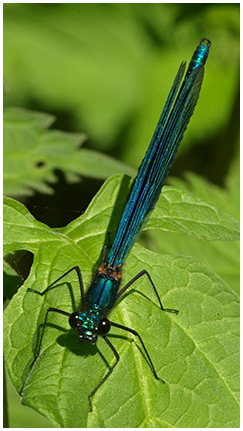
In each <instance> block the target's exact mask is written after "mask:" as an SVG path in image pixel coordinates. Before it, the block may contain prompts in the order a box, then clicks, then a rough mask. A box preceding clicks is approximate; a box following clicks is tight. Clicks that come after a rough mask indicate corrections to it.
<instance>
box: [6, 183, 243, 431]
mask: <svg viewBox="0 0 243 431" xmlns="http://www.w3.org/2000/svg"><path fill="white" fill-rule="evenodd" d="M121 185H122V183H121V178H120V177H117V178H116V177H115V178H111V179H109V180H108V181H107V182H106V183H105V185H104V186H103V187H102V189H101V190H100V192H99V193H98V194H97V195H96V197H95V198H94V199H93V201H92V202H91V204H90V206H89V208H88V209H87V211H86V212H85V214H84V215H82V216H81V217H79V218H78V219H76V220H74V221H73V222H72V223H70V224H69V225H68V226H67V227H65V228H62V229H50V228H48V227H47V226H45V225H44V224H42V223H40V222H38V221H36V220H35V219H34V218H33V217H32V216H31V215H30V214H29V212H28V210H27V209H26V208H25V207H24V206H23V205H22V204H20V203H18V202H16V201H14V200H12V199H9V198H7V199H6V200H5V207H4V209H5V211H4V214H5V217H6V219H5V224H4V226H5V230H6V233H5V249H6V252H10V251H13V250H16V249H27V250H29V251H31V252H32V253H34V263H33V266H32V268H31V272H30V275H29V277H28V279H27V280H26V282H25V284H24V285H23V286H21V288H20V289H19V291H18V293H17V294H16V295H14V297H13V298H12V300H11V302H10V304H9V306H8V308H7V310H6V312H5V316H4V325H5V330H4V346H5V347H4V348H5V358H6V364H7V367H8V371H9V374H10V377H11V380H12V382H13V383H14V385H15V387H16V389H17V390H18V391H19V392H21V393H22V402H23V403H24V404H25V405H28V406H31V407H32V408H34V409H35V410H37V411H39V412H40V413H41V414H42V415H44V416H46V417H47V418H48V419H49V420H50V421H51V422H52V423H53V424H55V425H56V426H60V427H75V428H82V427H90V428H91V427H100V428H102V427H106V428H107V427H110V428H116V427H122V428H126V427H129V428H130V427H144V428H146V427H150V428H153V427H159V428H161V427H181V428H183V427H184V428H188V427H231V428H233V427H238V426H239V400H238V386H239V381H238V372H239V369H238V359H239V338H238V335H239V334H238V332H239V306H238V305H239V298H238V296H237V295H236V293H235V292H234V291H233V290H232V289H231V288H230V287H229V286H228V285H227V284H226V283H225V282H224V281H223V280H222V279H221V278H220V277H219V276H218V275H216V274H215V273H214V272H213V271H211V270H210V269H208V268H207V267H205V266H204V265H203V264H201V263H200V262H198V261H196V260H195V259H193V258H187V257H183V256H175V257H172V256H161V255H159V254H155V253H152V252H149V251H148V250H145V249H144V248H142V247H141V246H139V245H135V246H134V248H133V250H132V252H131V253H130V254H129V256H128V258H127V260H126V263H125V265H124V277H123V278H124V279H123V283H124V284H123V285H125V283H126V282H128V281H129V280H130V279H132V277H134V276H135V275H136V274H137V273H138V272H139V271H141V270H142V269H144V268H145V269H147V270H148V271H149V273H150V275H151V277H152V279H153V280H154V282H155V284H156V287H157V289H158V292H159V295H160V297H161V299H162V301H163V305H164V306H165V307H168V308H172V307H174V308H177V309H179V311H180V312H179V315H178V316H175V315H172V314H168V313H163V312H162V311H161V310H160V309H159V306H158V303H157V301H156V297H155V295H154V293H153V290H152V289H151V288H150V286H149V283H148V280H147V279H145V278H144V279H143V277H142V278H141V279H140V280H139V283H135V284H134V285H133V286H132V287H131V290H130V292H129V293H128V294H127V295H125V296H124V297H123V298H122V299H121V301H119V303H118V304H117V305H116V306H115V307H114V309H113V310H112V312H111V313H110V319H111V320H112V321H114V322H118V323H121V324H123V325H126V326H128V327H131V328H133V329H135V330H137V331H138V332H139V334H140V335H141V337H142V339H143V341H144V343H145V345H146V347H147V349H148V351H149V353H150V355H151V357H152V361H153V363H154V366H155V368H156V371H157V372H158V375H159V376H160V377H162V378H163V379H164V380H165V381H166V384H165V385H163V384H162V383H161V382H160V381H157V380H155V379H154V376H153V374H152V371H151V369H150V367H149V365H148V363H147V361H146V360H145V358H144V356H143V354H142V352H141V350H142V348H141V345H139V342H138V340H137V339H136V337H133V336H132V335H130V334H128V333H124V332H123V331H121V330H119V329H115V328H112V331H111V332H110V334H109V339H110V340H111V342H112V344H114V346H115V348H116V349H117V351H118V353H119V355H120V362H119V364H118V365H117V367H116V368H115V370H114V371H113V373H112V374H111V376H110V377H109V378H108V380H107V381H106V382H105V383H104V384H103V385H102V386H101V387H100V388H99V390H98V391H97V393H96V394H95V396H94V397H93V400H92V401H93V408H94V411H93V412H92V413H89V403H88V394H89V393H90V392H91V391H92V390H93V389H94V387H95V386H96V385H97V384H98V383H99V382H100V380H101V379H102V377H103V376H104V375H105V373H106V372H107V370H108V369H109V366H111V365H112V364H114V361H115V358H114V355H113V353H112V351H111V350H110V349H109V348H108V346H107V345H106V344H105V343H104V342H103V340H102V338H101V339H99V340H98V343H97V345H96V346H89V345H85V344H78V342H77V339H76V335H75V333H74V332H73V330H71V329H70V327H69V325H68V319H67V318H66V317H65V316H62V315H59V314H57V313H50V314H51V315H50V320H49V324H48V325H47V328H46V331H45V335H44V339H43V346H42V350H41V354H40V356H39V358H38V360H37V361H36V362H35V365H34V367H33V368H31V364H32V361H33V359H34V357H35V355H36V352H37V348H38V340H39V337H40V333H41V330H42V327H43V322H44V318H45V314H46V311H47V309H48V307H57V308H60V309H62V310H65V311H67V312H72V311H73V310H76V309H77V307H78V305H79V301H80V292H79V286H78V280H77V277H76V275H75V274H69V275H68V276H67V277H66V280H63V282H60V283H58V286H57V287H56V288H55V289H52V290H50V291H49V292H48V293H47V294H46V295H45V296H44V297H40V296H39V295H36V294H34V293H33V292H27V288H28V287H32V288H33V289H37V290H38V291H43V290H44V288H45V287H47V286H48V285H49V284H50V283H51V282H53V281H54V280H56V279H57V278H58V277H59V276H61V275H62V274H63V273H64V272H65V271H67V270H68V269H70V268H71V267H72V266H74V265H79V266H80V268H81V270H82V276H83V280H84V284H85V286H86V288H87V287H88V285H89V283H90V280H91V278H92V274H93V273H94V271H95V269H96V268H97V265H98V264H99V262H100V255H101V251H102V247H103V245H104V243H105V242H106V240H105V235H106V232H107V231H110V230H111V231H112V230H113V228H114V226H115V225H116V223H117V217H119V216H118V215H117V212H120V205H121V206H122V204H123V201H125V199H126V193H124V190H123V191H122V193H121ZM172 191H173V193H174V192H175V191H174V190H172ZM162 196H163V194H162ZM115 202H118V207H115V211H114V214H112V211H113V210H114V205H115ZM172 203H173V202H172ZM173 205H174V204H173ZM173 205H172V207H173ZM196 208H197V211H198V212H199V204H198V202H197V205H196ZM192 209H193V205H192ZM202 209H203V214H205V211H204V207H203V206H202ZM211 210H212V207H211ZM111 219H113V221H112V222H111ZM202 219H203V217H202ZM155 221H156V218H155ZM219 221H220V223H221V222H223V223H225V224H226V227H227V218H225V217H224V216H222V214H221V217H220V218H219ZM203 226H204V225H203ZM203 226H202V228H201V235H203ZM173 229H174V228H173ZM221 230H222V231H224V229H221ZM205 232H208V229H207V228H206V226H205ZM210 235H211V236H212V233H211V234H210ZM228 235H229V231H228V228H227V236H228ZM72 292H73V293H72ZM48 319H49V318H48ZM134 338H135V339H134ZM30 370H31V371H30Z"/></svg>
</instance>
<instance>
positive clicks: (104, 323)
mask: <svg viewBox="0 0 243 431" xmlns="http://www.w3.org/2000/svg"><path fill="white" fill-rule="evenodd" d="M110 327H111V324H110V322H109V320H108V319H107V318H106V317H104V319H101V320H100V323H99V327H98V334H99V335H104V334H107V332H109V330H110Z"/></svg>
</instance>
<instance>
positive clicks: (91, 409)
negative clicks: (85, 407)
mask: <svg viewBox="0 0 243 431" xmlns="http://www.w3.org/2000/svg"><path fill="white" fill-rule="evenodd" d="M103 338H104V340H105V342H106V343H107V344H108V346H109V347H110V349H111V350H112V352H113V353H114V355H115V357H116V362H115V364H114V365H112V367H111V368H110V369H109V371H108V372H107V373H106V375H105V376H104V377H103V379H102V380H101V381H100V383H99V384H98V385H97V386H96V387H95V388H94V389H93V390H92V392H90V394H89V405H90V411H91V412H92V411H93V407H92V402H91V397H92V396H93V395H94V394H95V392H96V391H97V390H98V389H99V387H100V386H101V385H102V384H103V383H104V381H105V380H106V379H107V378H108V377H109V375H110V374H111V373H112V371H113V370H114V368H115V366H116V365H117V364H118V362H119V359H120V356H119V354H118V352H117V351H116V349H115V347H114V346H113V344H111V342H110V340H109V339H108V338H107V337H106V336H105V335H103Z"/></svg>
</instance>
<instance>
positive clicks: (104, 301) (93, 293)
mask: <svg viewBox="0 0 243 431" xmlns="http://www.w3.org/2000/svg"><path fill="white" fill-rule="evenodd" d="M210 46H211V42H210V41H209V40H208V39H202V40H201V41H200V43H199V45H198V47H197V49H196V50H195V52H194V54H193V56H192V59H191V62H190V64H189V67H188V69H187V72H186V75H185V78H184V80H183V82H182V85H181V87H180V84H181V81H182V79H183V75H184V73H185V67H186V64H185V63H184V62H183V63H182V64H181V66H180V68H179V70H178V72H177V75H176V77H175V80H174V82H173V85H172V88H171V90H170V93H169V96H168V98H167V101H166V104H165V107H164V109H163V111H162V114H161V117H160V119H159V122H158V125H157V127H156V129H155V132H154V135H153V137H152V140H151V143H150V145H149V148H148V150H147V152H146V154H145V157H144V159H143V161H142V164H141V166H140V168H139V170H138V174H137V177H136V179H135V180H134V183H133V187H132V190H131V192H130V195H129V198H128V201H127V204H126V206H125V209H124V211H123V214H122V216H121V220H120V223H119V226H118V228H117V232H116V235H115V238H114V241H113V244H112V246H111V249H110V251H109V254H108V257H107V258H105V253H103V259H102V263H101V265H100V267H99V268H98V269H97V272H96V275H95V277H94V279H93V281H92V283H91V285H90V287H89V289H88V291H87V293H86V294H85V291H84V285H83V281H82V276H81V271H80V268H79V266H74V267H72V268H70V269H69V270H68V271H67V272H65V274H63V275H62V276H61V277H59V278H58V279H57V280H55V281H54V282H53V283H52V284H51V285H50V286H48V287H47V288H46V289H45V290H44V291H43V292H38V291H36V290H34V289H31V288H29V289H28V290H29V291H32V292H35V293H38V294H39V295H44V294H45V293H46V292H47V291H48V290H50V289H52V288H53V287H54V286H55V285H56V284H57V283H58V282H59V281H60V280H61V279H63V278H64V277H66V276H67V275H68V274H69V273H70V272H72V271H76V273H77V276H78V280H79V286H80V293H81V301H82V309H81V310H79V311H75V312H73V313H68V312H67V311H64V310H60V309H58V308H54V307H49V308H48V310H47V311H46V315H45V320H44V324H43V329H42V333H41V337H40V342H39V348H38V353H37V356H36V358H35V360H34V362H33V365H34V363H35V361H36V359H37V358H38V356H39V355H40V351H41V346H42V342H43V336H44V333H45V329H46V325H47V321H48V316H49V315H50V313H53V312H54V313H60V314H63V315H64V316H68V317H69V324H70V326H71V327H72V328H74V329H75V330H76V331H77V334H78V339H79V341H83V342H85V343H91V344H95V343H96V341H97V338H98V336H99V335H101V336H102V337H103V339H104V341H105V342H106V343H107V345H108V346H109V347H110V349H111V350H112V352H113V353H114V356H115V359H116V361H115V363H114V365H113V366H112V367H111V368H110V369H109V371H108V372H107V373H106V374H105V375H104V377H103V378H102V380H101V381H100V382H99V383H98V384H97V386H96V387H95V388H94V389H93V390H92V392H91V393H90V394H89V395H88V399H89V403H90V408H91V410H92V403H91V397H92V396H93V395H94V394H95V393H96V391H97V390H98V388H99V387H100V386H101V385H102V384H103V383H104V381H105V380H106V379H107V378H108V377H109V375H110V374H111V372H112V371H113V369H114V368H115V366H116V365H117V363H118V361H119V354H118V352H117V350H116V349H115V347H114V346H113V344H112V343H111V341H110V339H109V338H108V337H107V334H108V332H109V331H110V328H111V327H115V328H119V329H122V330H125V331H127V332H130V333H132V334H133V335H135V336H136V337H137V338H138V339H139V341H140V343H141V345H142V348H143V350H144V353H145V355H146V357H147V360H148V362H149V364H150V366H151V369H152V371H153V374H154V377H155V378H156V379H158V380H160V381H161V382H163V383H164V381H163V380H162V379H161V378H160V377H158V375H157V373H156V370H155V367H154V365H153V362H152V360H151V357H150V355H149V353H148V350H147V348H146V346H145V344H144V342H143V340H142V338H141V336H140V335H139V333H138V332H137V331H136V330H134V329H131V328H128V327H126V326H124V325H121V324H119V323H115V322H111V321H110V320H108V318H107V315H108V313H109V312H110V310H111V309H112V308H113V306H114V304H115V303H116V302H117V300H118V299H119V298H120V297H121V295H122V294H123V293H124V292H125V291H126V290H127V289H128V288H129V287H130V286H131V285H132V284H133V283H134V282H135V281H136V280H138V279H139V278H140V277H142V276H146V277H147V279H148V282H149V283H150V284H151V286H152V288H153V290H154V293H155V295H156V297H157V300H158V303H159V306H160V308H161V310H163V311H168V312H172V313H178V311H177V310H174V309H167V308H164V307H163V305H162V302H161V300H160V297H159V294H158V292H157V289H156V287H155V284H154V282H153V280H152V279H151V277H150V275H149V273H148V272H147V271H146V269H144V270H143V271H141V272H139V273H138V274H137V275H135V277H134V278H133V279H132V280H130V281H129V282H128V283H127V284H126V285H125V286H123V287H122V288H121V289H120V290H119V287H120V284H121V280H122V266H123V263H124V261H125V258H126V256H127V254H128V252H129V250H130V249H131V247H132V246H133V244H134V243H135V241H136V240H137V238H138V236H139V233H140V232H141V231H142V229H143V227H144V225H145V223H146V222H147V221H148V218H149V215H150V213H151V211H152V209H153V208H154V205H155V203H156V202H157V200H158V198H159V195H160V192H161V189H162V186H163V184H164V182H165V179H166V177H167V174H168V171H169V169H170V167H171V164H172V162H173V160H174V158H175V155H176V152H177V149H178V146H179V144H180V142H181V140H182V138H183V134H184V132H185V130H186V128H187V125H188V123H189V120H190V118H191V116H192V114H193V111H194V108H195V106H196V103H197V100H198V97H199V93H200V88H201V84H202V80H203V75H204V65H205V63H206V60H207V56H208V53H209V48H210ZM33 365H32V366H33Z"/></svg>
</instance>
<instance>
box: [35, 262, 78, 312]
mask: <svg viewBox="0 0 243 431" xmlns="http://www.w3.org/2000/svg"><path fill="white" fill-rule="evenodd" d="M74 270H75V271H76V273H77V275H78V281H79V287H80V293H81V300H82V304H84V285H83V279H82V275H81V271H80V268H79V266H78V265H76V266H73V267H72V268H71V269H69V270H68V271H66V272H65V273H64V274H62V275H61V277H59V278H58V279H57V280H55V281H53V283H51V284H50V286H48V287H47V288H46V289H45V290H43V292H39V291H38V290H35V289H32V288H31V287H29V288H28V289H27V291H28V292H34V293H37V294H38V295H40V296H43V295H44V294H45V293H46V292H47V291H48V290H50V289H52V288H53V287H54V286H55V284H56V283H58V281H60V280H61V279H62V278H64V277H66V275H68V274H69V273H70V272H72V271H74Z"/></svg>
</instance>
